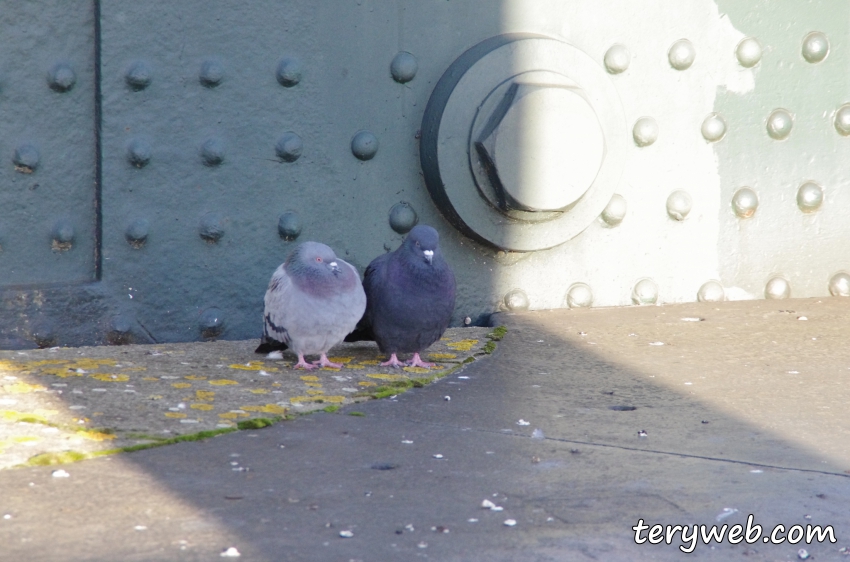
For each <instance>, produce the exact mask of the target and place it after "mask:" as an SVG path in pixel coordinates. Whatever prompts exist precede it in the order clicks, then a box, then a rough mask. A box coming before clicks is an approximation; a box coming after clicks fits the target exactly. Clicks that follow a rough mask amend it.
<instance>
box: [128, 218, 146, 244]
mask: <svg viewBox="0 0 850 562" xmlns="http://www.w3.org/2000/svg"><path fill="white" fill-rule="evenodd" d="M150 227H151V225H150V223H149V222H148V221H147V220H146V219H136V220H134V221H133V222H131V223H130V224H129V226H127V230H125V231H124V238H125V239H126V240H127V243H128V244H130V246H132V247H133V248H136V249H139V248H141V247H142V246H144V245H145V243H146V242H147V241H148V233H149V232H150Z"/></svg>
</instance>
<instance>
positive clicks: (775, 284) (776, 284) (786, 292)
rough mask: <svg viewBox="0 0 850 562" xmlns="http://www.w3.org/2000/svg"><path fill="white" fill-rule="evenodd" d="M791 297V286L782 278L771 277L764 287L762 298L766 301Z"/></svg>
mask: <svg viewBox="0 0 850 562" xmlns="http://www.w3.org/2000/svg"><path fill="white" fill-rule="evenodd" d="M790 296H791V284H790V283H788V280H787V279H785V278H784V277H779V276H777V277H773V278H771V279H770V281H768V282H767V285H765V286H764V297H765V298H767V299H777V300H780V299H787V298H788V297H790Z"/></svg>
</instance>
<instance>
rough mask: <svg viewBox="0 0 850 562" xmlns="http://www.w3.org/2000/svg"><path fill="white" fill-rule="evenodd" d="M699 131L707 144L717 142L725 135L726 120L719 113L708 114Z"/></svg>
mask: <svg viewBox="0 0 850 562" xmlns="http://www.w3.org/2000/svg"><path fill="white" fill-rule="evenodd" d="M700 131H701V132H702V136H703V138H705V140H707V141H708V142H717V141H719V140H720V139H722V138H723V137H724V136H725V135H726V120H725V119H723V117H722V116H721V115H720V114H719V113H709V115H708V117H706V118H705V121H703V122H702V127H701V128H700Z"/></svg>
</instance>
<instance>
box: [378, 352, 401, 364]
mask: <svg viewBox="0 0 850 562" xmlns="http://www.w3.org/2000/svg"><path fill="white" fill-rule="evenodd" d="M381 367H404V363H402V362H401V361H399V360H398V357H396V356H395V353H393V354H392V355H391V356H390V360H389V361H384V362H383V363H381Z"/></svg>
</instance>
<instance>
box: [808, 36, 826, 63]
mask: <svg viewBox="0 0 850 562" xmlns="http://www.w3.org/2000/svg"><path fill="white" fill-rule="evenodd" d="M828 54H829V39H827V38H826V35H824V34H823V33H821V32H820V31H812V32H811V33H809V34H808V35H806V37H804V38H803V58H804V59H806V60H807V61H808V62H810V63H813V64H814V63H818V62H821V61H822V60H823V59H825V58H826V56H827V55H828Z"/></svg>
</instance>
